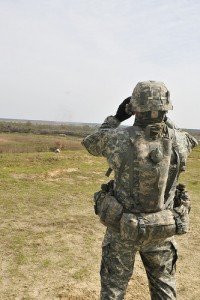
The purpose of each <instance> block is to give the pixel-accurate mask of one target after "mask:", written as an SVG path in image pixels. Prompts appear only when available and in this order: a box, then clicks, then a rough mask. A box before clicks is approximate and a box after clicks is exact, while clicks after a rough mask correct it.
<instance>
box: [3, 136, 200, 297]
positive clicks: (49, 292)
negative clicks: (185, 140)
mask: <svg viewBox="0 0 200 300" xmlns="http://www.w3.org/2000/svg"><path fill="white" fill-rule="evenodd" d="M20 138H21V139H22V142H20ZM38 138H41V139H40V140H39V141H38ZM45 138H46V140H45ZM45 138H43V137H42V136H40V137H38V136H34V135H32V136H31V137H30V135H27V136H26V135H25V136H24V135H23V136H18V137H17V136H16V135H10V134H9V135H6V134H1V135H0V143H1V145H0V149H1V150H0V152H1V153H0V163H1V172H0V187H1V189H0V220H1V223H0V260H1V275H0V299H2V300H7V299H16V300H22V299H24V300H36V299H37V300H54V299H62V300H64V299H65V300H66V299H68V300H75V299H80V300H81V299H88V300H89V299H90V300H92V299H98V295H99V289H100V283H99V264H100V256H101V241H102V238H103V234H104V232H105V228H104V227H103V225H101V224H100V223H99V222H98V219H97V218H96V216H95V214H94V213H93V199H92V195H93V193H94V192H95V191H96V190H98V189H99V186H100V184H101V183H102V182H105V181H106V180H107V179H106V177H105V175H104V174H105V171H106V170H107V165H106V162H105V161H104V159H102V158H96V157H92V156H90V155H89V154H87V153H86V151H85V150H84V149H83V148H82V147H81V146H80V140H79V139H74V138H70V139H69V138H68V139H66V138H64V137H59V138H58V139H57V138H55V137H54V138H52V137H49V138H48V137H45ZM58 141H59V142H60V143H63V144H64V143H66V144H65V147H64V148H63V149H64V150H63V151H61V153H54V152H53V151H52V152H45V151H44V150H43V149H44V148H45V147H47V149H50V147H51V146H52V145H54V143H55V142H58ZM66 141H67V142H66ZM30 144H31V146H30ZM41 144H42V145H43V146H42V147H43V148H42V152H37V151H38V149H39V148H38V147H39V146H41ZM16 145H17V147H16ZM20 145H21V146H20ZM24 145H26V146H28V145H29V146H30V147H28V148H29V151H27V152H29V153H26V152H25V151H20V149H24V147H25V146H24ZM36 146H37V147H36ZM14 147H15V149H17V150H16V151H14V150H12V151H11V149H13V148H14ZM8 149H10V151H8ZM31 149H32V151H31ZM15 152H17V153H15ZM21 152H24V153H21ZM199 170H200V147H197V148H195V150H194V151H193V152H192V154H191V155H190V157H189V160H188V169H187V171H186V173H185V174H183V175H182V177H181V179H180V181H182V182H186V183H187V185H188V189H189V191H190V194H191V196H192V197H191V198H192V203H193V204H192V211H191V230H190V233H189V234H187V235H185V236H182V237H178V238H177V242H178V246H179V260H178V264H177V286H178V296H179V297H178V299H180V300H199V297H200V235H199V228H200V218H199V215H200V205H199V192H200V174H199V172H200V171H199ZM130 299H138V300H142V299H143V300H148V299H150V298H149V295H148V287H147V280H146V276H145V272H144V269H143V267H142V265H141V262H140V259H139V257H137V261H136V266H135V271H134V276H133V278H132V280H131V281H130V284H129V287H128V290H127V296H126V300H130Z"/></svg>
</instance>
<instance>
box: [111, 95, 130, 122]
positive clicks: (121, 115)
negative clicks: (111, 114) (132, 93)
mask: <svg viewBox="0 0 200 300" xmlns="http://www.w3.org/2000/svg"><path fill="white" fill-rule="evenodd" d="M130 100H131V97H128V98H126V99H125V100H124V101H123V102H122V103H121V104H120V106H119V107H118V109H117V112H116V115H115V118H116V119H117V120H119V121H120V122H123V121H124V120H127V119H129V118H130V117H131V116H132V115H134V113H132V114H128V113H127V112H126V110H125V109H126V105H127V104H129V103H130Z"/></svg>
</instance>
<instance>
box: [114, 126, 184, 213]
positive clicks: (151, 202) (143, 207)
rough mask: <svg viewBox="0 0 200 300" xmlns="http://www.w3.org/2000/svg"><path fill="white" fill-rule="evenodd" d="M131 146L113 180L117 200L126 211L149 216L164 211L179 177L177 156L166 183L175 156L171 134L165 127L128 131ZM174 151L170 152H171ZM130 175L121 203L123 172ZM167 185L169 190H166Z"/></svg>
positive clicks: (131, 129) (138, 128) (133, 128)
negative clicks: (125, 193) (127, 191)
mask: <svg viewBox="0 0 200 300" xmlns="http://www.w3.org/2000/svg"><path fill="white" fill-rule="evenodd" d="M127 130H128V132H129V136H130V145H129V148H128V151H127V153H126V154H124V158H123V160H122V163H121V167H120V169H119V172H118V174H117V178H116V187H115V191H116V194H115V196H116V198H117V199H118V201H119V202H121V204H122V205H123V207H125V208H127V209H128V210H129V211H132V212H135V213H150V212H157V211H160V210H163V209H165V202H166V200H167V199H166V194H167V190H170V187H171V186H172V185H173V183H174V181H175V178H176V176H177V174H178V172H179V171H178V165H179V164H178V160H179V156H178V154H176V164H175V166H174V170H173V172H174V174H173V175H172V176H171V177H172V178H171V182H169V171H170V160H171V156H172V152H174V153H176V147H175V143H174V133H173V130H172V129H170V128H168V127H167V126H166V125H165V124H163V123H159V124H153V125H148V126H147V127H146V128H145V129H144V130H142V129H141V128H140V127H136V126H133V127H129V128H127ZM172 147H173V149H174V150H173V151H172ZM127 171H128V173H129V188H128V189H129V197H128V199H127V197H126V199H124V197H123V189H124V180H123V176H124V174H125V172H127ZM167 185H168V188H167Z"/></svg>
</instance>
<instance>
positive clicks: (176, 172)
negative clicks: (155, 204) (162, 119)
mask: <svg viewBox="0 0 200 300" xmlns="http://www.w3.org/2000/svg"><path fill="white" fill-rule="evenodd" d="M168 132H169V138H170V139H171V140H172V149H173V150H174V153H175V155H176V161H177V163H176V169H175V170H174V172H173V175H172V176H171V178H170V181H169V182H168V184H167V187H166V189H165V196H164V198H165V204H164V209H166V208H167V207H168V205H169V204H170V202H171V198H170V190H171V188H172V186H173V185H174V183H175V181H176V180H177V179H178V176H179V170H180V154H179V150H178V145H177V142H176V136H175V131H174V129H171V128H168ZM169 171H170V170H169Z"/></svg>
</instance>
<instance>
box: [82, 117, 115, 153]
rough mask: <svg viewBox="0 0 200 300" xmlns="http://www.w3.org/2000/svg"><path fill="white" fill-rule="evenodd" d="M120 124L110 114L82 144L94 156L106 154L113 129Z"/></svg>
mask: <svg viewBox="0 0 200 300" xmlns="http://www.w3.org/2000/svg"><path fill="white" fill-rule="evenodd" d="M119 125H120V121H119V120H117V119H116V118H115V117H114V116H108V117H107V118H106V119H105V121H104V122H103V123H102V124H101V126H100V127H99V129H98V131H97V132H95V133H93V134H90V135H88V136H87V137H86V138H84V139H83V141H82V145H83V146H84V147H85V148H86V149H87V151H88V152H89V153H90V154H92V155H94V156H106V148H107V143H108V140H109V137H110V136H111V135H112V131H113V129H115V128H117V127H118V126H119Z"/></svg>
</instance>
